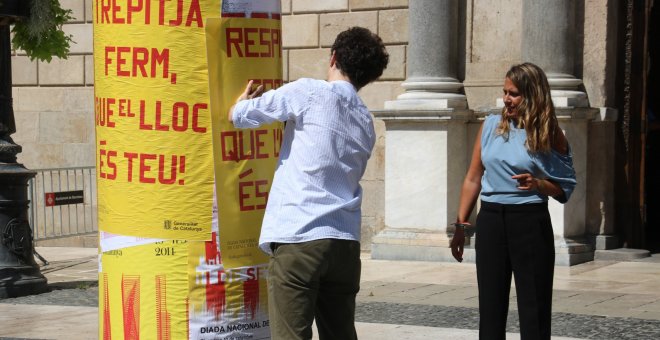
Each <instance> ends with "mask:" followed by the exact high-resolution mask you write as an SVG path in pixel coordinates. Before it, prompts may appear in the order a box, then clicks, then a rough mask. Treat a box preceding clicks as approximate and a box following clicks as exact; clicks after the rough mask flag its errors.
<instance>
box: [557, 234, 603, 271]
mask: <svg viewBox="0 0 660 340" xmlns="http://www.w3.org/2000/svg"><path fill="white" fill-rule="evenodd" d="M593 260H594V247H593V245H592V244H590V243H589V242H587V241H586V240H583V239H566V238H560V239H556V240H555V266H574V265H576V264H580V263H585V262H590V261H593Z"/></svg>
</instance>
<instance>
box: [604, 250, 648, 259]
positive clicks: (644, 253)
mask: <svg viewBox="0 0 660 340" xmlns="http://www.w3.org/2000/svg"><path fill="white" fill-rule="evenodd" d="M649 256H651V253H650V252H649V251H648V250H646V249H633V248H617V249H608V250H596V255H595V260H600V261H632V260H637V259H642V258H645V257H649Z"/></svg>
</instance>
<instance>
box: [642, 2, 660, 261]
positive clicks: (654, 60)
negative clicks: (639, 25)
mask: <svg viewBox="0 0 660 340" xmlns="http://www.w3.org/2000/svg"><path fill="white" fill-rule="evenodd" d="M648 25H649V26H648V36H647V40H646V41H647V44H648V45H647V46H648V66H649V68H648V71H649V72H648V74H647V77H648V78H647V83H646V84H647V86H646V99H647V102H646V143H645V144H646V145H645V148H646V149H645V157H644V160H645V165H644V183H645V185H644V193H645V203H646V209H645V210H646V226H645V235H646V240H645V244H646V249H648V250H650V251H651V252H652V253H658V252H660V4H659V3H658V2H657V1H655V5H654V6H653V7H652V8H651V12H650V15H649V20H648Z"/></svg>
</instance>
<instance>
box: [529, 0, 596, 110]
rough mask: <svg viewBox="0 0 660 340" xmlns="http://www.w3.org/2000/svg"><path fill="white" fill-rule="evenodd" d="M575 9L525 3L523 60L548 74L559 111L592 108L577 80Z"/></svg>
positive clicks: (561, 1) (560, 2)
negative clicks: (566, 108)
mask: <svg viewBox="0 0 660 340" xmlns="http://www.w3.org/2000/svg"><path fill="white" fill-rule="evenodd" d="M575 6H576V2H575V1H573V0H553V1H523V30H522V31H523V35H522V60H523V61H530V62H533V63H535V64H537V65H538V66H540V67H541V68H542V69H543V70H544V71H545V73H546V75H547V76H548V82H549V83H550V87H551V89H552V98H553V102H554V103H555V106H557V107H587V106H588V105H589V103H588V101H587V95H586V94H585V93H584V92H582V91H580V90H579V86H580V85H582V80H581V79H578V78H576V77H575V73H576V72H575V46H576V39H575V38H576V34H575V13H576V7H575Z"/></svg>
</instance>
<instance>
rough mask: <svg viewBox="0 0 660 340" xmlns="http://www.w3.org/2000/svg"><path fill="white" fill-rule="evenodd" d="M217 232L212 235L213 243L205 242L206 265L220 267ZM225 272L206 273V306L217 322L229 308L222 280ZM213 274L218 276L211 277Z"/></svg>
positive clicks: (220, 259)
mask: <svg viewBox="0 0 660 340" xmlns="http://www.w3.org/2000/svg"><path fill="white" fill-rule="evenodd" d="M217 236H218V234H217V232H215V231H214V232H213V233H211V241H207V242H205V244H206V264H207V265H209V266H220V265H221V264H222V258H221V257H220V252H219V251H218V243H217V241H216V240H217ZM224 273H225V271H224V270H222V269H221V270H217V271H207V272H206V276H207V277H206V282H207V284H206V304H207V306H208V309H209V310H210V311H212V312H213V314H214V315H215V319H216V320H220V318H221V316H222V313H224V311H225V308H226V307H227V292H226V287H225V282H224V281H223V279H222V276H223V275H224ZM211 274H214V275H217V276H216V277H213V278H212V277H211Z"/></svg>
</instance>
